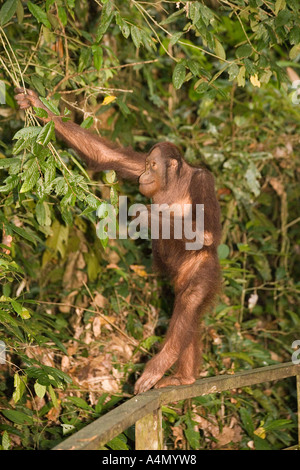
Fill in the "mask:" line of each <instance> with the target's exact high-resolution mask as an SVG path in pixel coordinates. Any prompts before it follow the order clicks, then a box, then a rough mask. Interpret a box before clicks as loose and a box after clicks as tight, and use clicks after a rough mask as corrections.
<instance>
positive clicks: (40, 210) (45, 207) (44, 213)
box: [35, 201, 51, 227]
mask: <svg viewBox="0 0 300 470" xmlns="http://www.w3.org/2000/svg"><path fill="white" fill-rule="evenodd" d="M35 215H36V220H37V221H38V223H39V224H40V225H42V226H46V227H49V226H50V225H51V211H50V208H49V204H47V203H46V202H45V201H38V203H37V205H36V206H35Z"/></svg>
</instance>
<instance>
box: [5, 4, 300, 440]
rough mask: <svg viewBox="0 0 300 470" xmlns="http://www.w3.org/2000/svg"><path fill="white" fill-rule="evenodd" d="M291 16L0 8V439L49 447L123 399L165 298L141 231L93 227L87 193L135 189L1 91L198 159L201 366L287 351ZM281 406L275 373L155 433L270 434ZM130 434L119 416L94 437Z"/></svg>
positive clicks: (251, 361) (290, 313)
mask: <svg viewBox="0 0 300 470" xmlns="http://www.w3.org/2000/svg"><path fill="white" fill-rule="evenodd" d="M299 13H300V12H299V2H298V0H289V1H288V2H287V1H286V0H276V1H275V0H268V1H264V0H231V1H227V0H219V1H216V0H215V1H179V2H173V1H159V2H150V1H146V2H141V1H137V0H131V1H129V0H128V1H119V0H115V1H107V0H106V1H96V0H95V1H88V0H80V1H75V0H57V1H55V0H47V1H46V2H40V1H38V2H31V1H21V0H6V1H4V2H2V3H1V9H0V40H1V41H0V64H1V68H0V80H1V82H0V84H1V88H0V102H1V105H0V231H1V232H2V237H1V239H0V280H1V287H0V340H1V341H3V342H4V344H5V346H6V350H7V351H6V362H4V361H2V362H4V363H3V364H2V365H1V364H0V376H1V382H0V431H1V434H2V448H3V449H9V448H16V449H18V448H25V449H47V448H51V447H53V446H54V445H55V444H56V443H58V442H59V441H61V440H62V439H63V438H64V437H65V436H66V435H69V434H70V433H72V432H74V431H76V430H78V429H80V427H82V426H84V425H85V424H86V423H87V422H89V421H91V420H93V419H95V418H96V417H98V416H100V415H101V414H103V413H105V412H106V411H107V410H109V409H111V408H112V407H113V406H115V405H116V403H118V402H119V401H120V400H122V399H126V397H128V396H130V395H131V394H132V385H133V383H134V381H135V378H136V372H137V371H140V370H141V369H142V367H143V360H144V357H148V356H149V355H150V354H151V353H153V351H154V350H155V345H156V344H157V342H158V341H161V339H162V337H163V334H164V332H165V329H166V323H167V319H168V316H169V315H170V313H171V307H170V306H171V301H170V299H171V298H172V297H171V295H170V293H169V291H168V286H167V285H166V284H165V282H163V281H157V280H156V279H155V277H154V276H153V275H152V274H151V255H150V253H151V251H150V243H149V241H143V242H141V241H137V242H134V241H132V240H122V241H119V240H117V241H108V242H107V241H106V242H103V241H102V242H101V241H100V240H99V239H98V238H97V236H96V230H95V226H96V223H97V217H96V210H97V209H98V208H99V207H101V205H102V204H103V201H104V200H110V201H111V202H112V203H113V204H114V205H116V206H117V202H118V198H117V196H118V193H119V192H121V193H122V194H124V193H125V194H127V195H128V197H129V198H130V200H131V201H135V202H137V201H143V202H144V199H143V198H142V196H141V195H139V194H138V192H137V188H136V187H134V186H132V185H128V184H126V185H119V184H118V183H117V182H116V181H115V176H114V174H113V173H111V172H110V173H106V174H100V175H99V174H93V173H91V172H88V171H87V169H86V168H85V166H84V164H83V163H82V162H81V161H80V159H79V157H78V156H77V155H76V154H75V152H74V151H72V150H71V149H69V148H68V147H67V146H65V145H64V144H62V143H61V142H58V141H56V140H55V134H54V128H53V124H52V123H49V124H47V125H46V126H44V127H41V126H40V124H39V122H38V120H37V119H36V117H35V115H34V114H33V113H32V112H31V111H26V112H24V111H20V110H18V109H17V107H16V103H15V101H14V98H13V95H14V91H13V90H14V87H15V86H26V87H28V88H32V89H35V90H36V91H37V92H38V93H39V95H40V96H41V97H42V98H43V100H44V103H45V104H47V106H49V107H50V108H51V109H52V110H53V111H54V112H56V113H58V114H59V113H60V114H61V115H63V116H64V118H65V119H72V120H74V121H76V122H78V123H79V124H81V126H83V127H85V128H90V129H91V130H92V131H93V132H99V133H101V135H105V136H107V137H109V138H110V139H112V140H116V141H118V142H120V143H121V144H122V145H132V146H134V147H135V148H136V149H142V150H147V149H149V148H150V146H151V145H152V144H154V143H155V142H157V141H163V140H169V141H171V142H173V143H175V144H177V145H178V146H179V147H180V148H181V149H182V150H183V153H184V155H185V157H186V159H187V160H188V161H189V162H191V163H192V164H200V165H205V166H207V167H208V168H209V169H210V170H211V171H212V172H213V173H214V175H215V178H216V186H217V191H218V197H219V201H220V204H221V207H222V223H223V238H222V244H221V246H220V250H219V256H220V260H221V264H222V268H223V279H224V289H223V292H222V294H221V296H220V298H219V301H218V304H217V306H216V308H215V310H214V311H213V312H211V313H210V315H208V316H207V317H206V318H205V321H204V323H205V328H204V341H203V350H204V363H203V373H202V375H203V376H205V375H216V374H219V373H225V372H227V373H234V372H235V371H238V370H242V369H247V368H248V369H249V368H252V367H259V366H267V365H270V364H275V363H276V362H285V361H290V359H291V353H292V347H291V345H292V342H293V340H294V339H297V336H298V338H299V334H300V318H299V307H298V304H299V275H300V268H299V253H300V250H299V232H298V231H297V222H299V212H298V201H299V196H300V189H299V172H298V167H299V130H300V119H299V118H300V108H299V103H298V101H299V100H298V91H297V84H298V82H297V80H298V79H299V77H298V75H297V71H299V67H300V63H299V59H300V24H299V22H300V15H299ZM3 85H4V86H5V93H3V91H4V86H3ZM37 113H38V115H39V113H41V110H37ZM24 120H25V123H24ZM295 411H296V406H295V384H294V381H292V380H291V381H289V380H287V381H284V383H278V384H276V385H274V384H265V385H264V386H261V387H253V388H251V389H250V388H249V389H243V390H236V391H234V392H226V393H222V394H221V395H210V396H207V397H200V398H198V399H195V400H193V401H191V402H190V401H189V402H188V403H177V404H172V405H171V404H170V407H165V408H164V426H165V436H166V446H168V447H169V448H174V447H177V448H192V449H199V448H210V449H211V448H220V447H226V448H234V449H237V448H241V449H249V448H250V449H251V448H256V449H269V448H274V449H276V448H282V447H286V446H288V445H292V444H294V443H295V439H296V415H295ZM199 431H200V432H199ZM132 440H133V434H132V429H130V430H128V432H127V433H125V434H123V435H121V436H120V437H118V438H116V439H114V440H113V441H112V442H111V443H109V447H110V448H120V449H122V448H128V446H130V445H132ZM0 442H1V441H0Z"/></svg>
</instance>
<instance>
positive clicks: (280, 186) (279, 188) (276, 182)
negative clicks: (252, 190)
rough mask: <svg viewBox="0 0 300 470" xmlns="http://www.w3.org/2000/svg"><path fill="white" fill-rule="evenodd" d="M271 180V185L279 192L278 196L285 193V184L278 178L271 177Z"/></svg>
mask: <svg viewBox="0 0 300 470" xmlns="http://www.w3.org/2000/svg"><path fill="white" fill-rule="evenodd" d="M269 182H270V185H271V186H272V188H273V189H274V190H275V191H276V193H277V194H278V196H282V195H283V194H284V193H285V191H284V186H283V184H282V182H281V181H280V180H279V179H278V178H270V179H269Z"/></svg>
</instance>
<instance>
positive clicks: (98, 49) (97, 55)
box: [92, 44, 103, 70]
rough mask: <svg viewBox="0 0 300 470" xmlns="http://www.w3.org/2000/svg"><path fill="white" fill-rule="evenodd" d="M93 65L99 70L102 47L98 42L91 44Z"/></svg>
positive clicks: (101, 59)
mask: <svg viewBox="0 0 300 470" xmlns="http://www.w3.org/2000/svg"><path fill="white" fill-rule="evenodd" d="M92 52H93V58H94V66H95V69H96V70H100V69H101V67H102V62H103V49H102V47H101V46H99V45H98V44H94V45H93V46H92Z"/></svg>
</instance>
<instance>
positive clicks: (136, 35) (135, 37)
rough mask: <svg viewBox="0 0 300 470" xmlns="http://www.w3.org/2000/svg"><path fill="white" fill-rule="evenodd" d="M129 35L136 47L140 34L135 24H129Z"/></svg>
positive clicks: (138, 44)
mask: <svg viewBox="0 0 300 470" xmlns="http://www.w3.org/2000/svg"><path fill="white" fill-rule="evenodd" d="M130 32H131V37H132V40H133V42H134V45H135V47H136V48H138V47H139V46H140V44H141V42H142V34H141V31H140V29H139V28H138V27H137V26H134V25H133V26H131V28H130Z"/></svg>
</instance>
